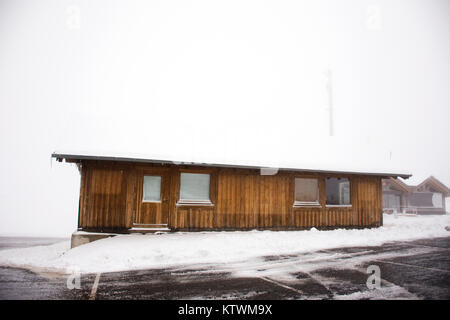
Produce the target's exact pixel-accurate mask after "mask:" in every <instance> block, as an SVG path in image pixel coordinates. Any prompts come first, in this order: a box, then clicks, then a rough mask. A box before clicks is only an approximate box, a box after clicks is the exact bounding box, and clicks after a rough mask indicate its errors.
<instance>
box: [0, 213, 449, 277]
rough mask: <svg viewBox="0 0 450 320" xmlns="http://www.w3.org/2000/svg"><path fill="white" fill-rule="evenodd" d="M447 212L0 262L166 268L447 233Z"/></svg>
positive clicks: (45, 250)
mask: <svg viewBox="0 0 450 320" xmlns="http://www.w3.org/2000/svg"><path fill="white" fill-rule="evenodd" d="M446 226H450V215H444V216H387V215H385V216H384V226H383V227H381V228H376V229H363V230H344V229H338V230H332V231H319V230H316V229H314V228H313V229H311V230H309V231H247V232H245V231H242V232H241V231H237V232H195V233H182V232H179V233H167V234H161V235H155V234H148V235H136V234H135V235H119V236H116V237H113V238H107V239H102V240H98V241H94V242H91V243H89V244H85V245H82V246H79V247H76V248H74V249H70V242H69V241H65V242H61V243H57V244H54V245H50V246H38V247H33V248H22V249H11V250H4V251H0V265H3V266H12V267H24V268H39V269H46V270H54V271H58V272H67V273H69V272H71V271H73V270H79V271H80V272H83V273H90V272H110V271H121V270H137V269H147V268H167V267H174V266H181V265H189V264H207V263H229V262H238V261H248V260H252V259H255V258H258V257H261V256H268V255H278V254H295V253H301V252H307V251H314V250H321V249H327V248H337V247H348V246H376V245H381V244H383V243H385V242H389V241H398V240H414V239H420V238H433V237H445V236H450V233H449V232H448V231H446V230H445V227H446Z"/></svg>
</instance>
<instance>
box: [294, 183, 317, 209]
mask: <svg viewBox="0 0 450 320" xmlns="http://www.w3.org/2000/svg"><path fill="white" fill-rule="evenodd" d="M296 179H315V180H316V181H317V200H316V201H297V200H296V199H295V180H296ZM293 185H294V186H293V190H294V195H293V198H294V203H293V205H292V206H293V207H294V208H302V207H315V208H317V207H322V203H321V201H320V195H321V191H320V185H321V178H320V177H318V176H297V175H296V176H294V179H293Z"/></svg>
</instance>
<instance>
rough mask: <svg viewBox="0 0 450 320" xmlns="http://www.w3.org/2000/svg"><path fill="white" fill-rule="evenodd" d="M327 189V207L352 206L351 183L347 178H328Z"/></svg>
mask: <svg viewBox="0 0 450 320" xmlns="http://www.w3.org/2000/svg"><path fill="white" fill-rule="evenodd" d="M325 188H326V194H327V202H326V203H327V205H332V206H333V205H335V206H348V205H350V181H349V180H348V179H347V178H327V179H326V181H325Z"/></svg>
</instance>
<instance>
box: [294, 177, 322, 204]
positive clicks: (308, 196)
mask: <svg viewBox="0 0 450 320" xmlns="http://www.w3.org/2000/svg"><path fill="white" fill-rule="evenodd" d="M318 203H319V183H318V180H317V179H313V178H295V204H296V205H302V204H318Z"/></svg>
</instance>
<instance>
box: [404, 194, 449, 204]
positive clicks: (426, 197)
mask: <svg viewBox="0 0 450 320" xmlns="http://www.w3.org/2000/svg"><path fill="white" fill-rule="evenodd" d="M409 205H410V206H412V207H417V208H442V193H436V192H435V193H433V192H414V193H412V194H411V195H410V196H409Z"/></svg>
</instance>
